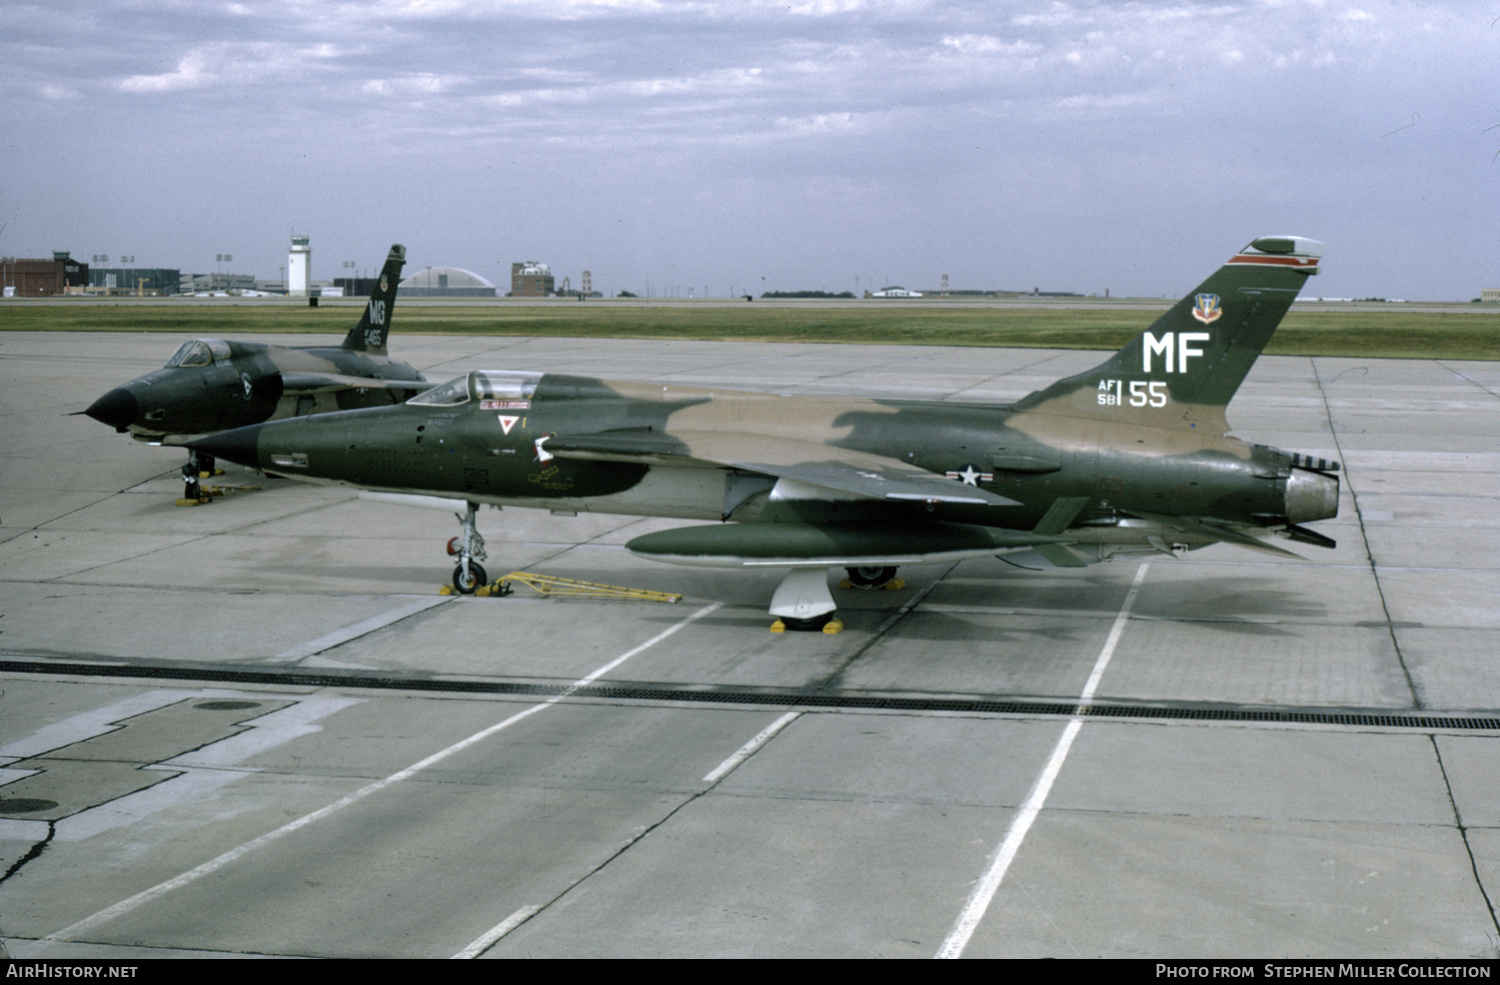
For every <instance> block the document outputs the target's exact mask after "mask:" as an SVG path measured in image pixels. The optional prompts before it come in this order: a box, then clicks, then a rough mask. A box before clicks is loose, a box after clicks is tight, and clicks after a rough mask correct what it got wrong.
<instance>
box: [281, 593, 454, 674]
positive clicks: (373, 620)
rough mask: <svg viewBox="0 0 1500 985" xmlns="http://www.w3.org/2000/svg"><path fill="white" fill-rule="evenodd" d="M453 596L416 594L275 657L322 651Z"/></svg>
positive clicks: (297, 657) (298, 657) (298, 656)
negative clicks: (387, 610)
mask: <svg viewBox="0 0 1500 985" xmlns="http://www.w3.org/2000/svg"><path fill="white" fill-rule="evenodd" d="M455 597H456V596H446V597H445V596H442V595H439V596H436V597H428V596H425V595H422V596H418V597H417V598H415V599H413V600H412V601H410V602H408V603H406V604H405V605H402V606H397V607H396V608H394V609H392V610H391V611H389V612H382V613H381V614H380V615H378V616H371V617H370V618H368V619H362V620H360V621H359V622H357V623H354V624H353V625H350V626H345V627H344V628H343V629H335V630H334V631H333V632H331V633H329V634H327V635H326V636H319V637H318V638H317V639H315V640H308V641H307V642H306V643H303V644H301V645H299V646H294V647H292V648H291V649H290V650H287V651H286V652H285V653H278V654H276V659H277V660H302V659H305V658H307V657H310V656H312V655H313V654H315V653H322V652H323V651H324V650H331V649H333V648H334V647H336V646H339V645H340V644H343V643H348V642H349V641H350V640H357V639H359V638H360V637H361V636H366V635H368V634H370V633H373V632H375V630H377V629H384V628H385V627H387V626H389V625H390V624H391V623H393V622H400V621H401V620H403V619H405V618H406V617H407V616H414V615H416V614H417V613H418V612H422V611H423V610H426V609H430V608H432V607H433V606H435V605H442V604H443V603H444V602H450V601H452V600H453V598H455Z"/></svg>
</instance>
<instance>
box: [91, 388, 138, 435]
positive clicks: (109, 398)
mask: <svg viewBox="0 0 1500 985" xmlns="http://www.w3.org/2000/svg"><path fill="white" fill-rule="evenodd" d="M140 412H141V405H140V404H138V403H136V400H135V394H133V393H131V392H130V391H129V390H127V389H125V388H124V387H119V386H117V387H115V388H114V389H113V390H111V391H109V392H108V393H106V394H105V395H104V396H102V397H100V398H99V399H98V400H95V401H94V402H93V403H92V404H91V405H90V406H89V409H88V410H86V411H84V413H85V414H87V415H88V416H90V417H92V418H93V419H94V420H96V421H98V422H99V423H101V424H108V425H109V426H110V427H112V428H114V429H115V430H116V431H123V430H125V426H126V425H127V424H130V423H132V422H133V421H134V420H135V419H136V416H137V415H138V414H140Z"/></svg>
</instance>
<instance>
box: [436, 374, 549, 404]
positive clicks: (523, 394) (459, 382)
mask: <svg viewBox="0 0 1500 985" xmlns="http://www.w3.org/2000/svg"><path fill="white" fill-rule="evenodd" d="M541 380H542V374H541V373H530V372H527V371H525V370H505V369H477V370H475V371H473V372H472V373H470V374H469V375H468V376H460V377H459V378H458V379H456V380H449V381H448V382H447V383H444V384H443V385H442V386H437V387H433V388H432V389H431V390H428V391H427V392H426V393H423V394H420V395H418V396H415V397H412V398H411V399H410V400H408V401H407V403H411V404H425V405H427V406H429V407H456V406H458V405H459V404H466V403H468V402H469V401H470V400H480V401H485V400H505V401H511V400H526V401H529V400H530V399H531V395H532V394H533V393H535V392H536V386H537V384H538V383H540V382H541Z"/></svg>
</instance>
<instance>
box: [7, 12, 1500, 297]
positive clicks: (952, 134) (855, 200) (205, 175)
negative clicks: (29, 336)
mask: <svg viewBox="0 0 1500 985" xmlns="http://www.w3.org/2000/svg"><path fill="white" fill-rule="evenodd" d="M3 9H4V16H3V20H4V31H3V32H0V224H3V228H0V254H6V255H12V256H45V255H49V253H50V251H52V250H71V251H72V252H73V254H74V256H77V257H82V258H83V259H85V260H87V259H88V258H89V257H90V256H92V255H93V254H108V255H110V257H111V259H112V260H113V259H115V258H117V257H118V256H119V255H120V254H133V255H134V256H135V258H136V264H137V265H139V266H163V267H180V268H181V269H182V270H184V271H185V272H186V271H206V270H213V269H215V267H216V266H218V265H216V264H215V262H214V256H215V254H217V253H232V254H233V255H234V262H233V263H232V264H231V265H229V266H230V267H232V269H233V270H234V271H235V272H241V273H253V274H255V275H257V276H259V277H263V278H276V277H279V276H281V273H280V268H282V267H284V266H285V264H286V249H287V246H288V244H289V239H290V236H291V234H292V233H293V232H305V233H308V234H310V235H311V237H312V246H313V275H314V277H315V278H317V279H331V278H333V277H336V276H342V275H343V273H344V271H343V269H342V264H343V262H344V261H355V262H357V263H358V264H359V266H360V267H361V268H364V269H374V268H377V267H378V266H379V263H380V261H381V259H382V258H383V257H384V255H385V252H386V249H387V248H388V247H389V245H390V244H391V243H392V242H402V243H405V244H406V245H407V247H408V250H409V253H408V259H409V266H408V273H410V272H411V271H412V270H413V269H416V268H420V267H422V266H427V265H432V266H438V265H444V266H456V267H463V268H467V269H469V270H473V271H475V272H476V273H478V274H480V275H482V276H484V277H486V278H488V279H489V280H491V281H493V282H495V283H496V284H499V285H501V287H502V289H504V288H506V287H508V285H509V270H510V263H511V262H512V261H514V260H525V259H535V260H540V261H543V262H545V263H549V264H550V265H551V267H552V270H553V272H554V273H555V275H556V276H557V278H558V282H559V283H561V280H562V277H563V276H564V275H568V276H570V277H571V278H572V283H573V286H574V287H577V286H578V282H579V273H580V272H581V271H582V270H583V269H585V268H587V269H590V270H592V271H593V278H594V286H595V288H596V289H601V290H604V291H605V292H606V293H609V294H613V293H615V292H616V291H619V290H621V289H629V290H633V291H636V292H638V293H640V292H643V291H644V290H645V288H646V286H647V284H648V282H649V284H650V286H651V288H652V289H653V290H655V291H657V292H658V293H662V292H670V291H672V290H673V289H674V288H675V289H677V290H678V291H680V293H681V294H682V296H684V297H685V296H687V294H688V291H689V290H692V291H693V292H694V294H696V295H699V296H701V295H702V293H703V291H704V289H705V288H707V290H708V291H709V293H710V294H711V295H713V296H724V295H726V294H727V293H728V292H729V291H730V289H731V287H732V288H733V289H734V290H735V291H736V292H739V293H744V292H746V291H747V290H751V291H754V292H756V293H759V292H760V291H761V290H778V289H779V290H796V289H826V290H831V291H841V290H863V289H866V288H870V287H880V286H883V285H885V284H891V283H898V284H903V285H906V286H908V287H912V288H917V289H921V288H930V287H936V286H937V284H938V282H939V278H940V277H941V276H942V275H943V274H945V273H946V274H948V276H949V280H950V284H951V286H952V287H954V288H974V289H988V288H1021V289H1030V288H1032V287H1040V288H1041V289H1042V290H1071V291H1080V292H1083V293H1091V292H1099V293H1102V292H1103V291H1104V290H1105V289H1106V288H1108V289H1109V290H1110V292H1111V293H1112V294H1114V295H1116V296H1120V295H1138V296H1139V295H1146V296H1154V295H1160V294H1167V295H1170V296H1178V295H1181V294H1183V293H1185V292H1186V291H1188V290H1189V289H1190V288H1191V287H1192V286H1193V285H1194V284H1196V283H1197V282H1198V281H1199V280H1201V279H1202V277H1203V276H1205V275H1207V274H1208V273H1209V272H1211V271H1212V270H1213V269H1214V267H1215V266H1217V265H1218V264H1219V263H1221V262H1222V261H1223V260H1225V259H1226V258H1227V257H1228V256H1229V255H1230V254H1231V253H1232V252H1233V251H1234V250H1235V249H1237V248H1238V247H1240V246H1241V245H1243V244H1244V243H1246V242H1247V241H1248V240H1250V239H1251V238H1253V237H1256V236H1261V235H1267V234H1295V235H1303V236H1310V237H1313V238H1315V239H1320V240H1323V241H1325V242H1326V243H1327V244H1328V248H1327V256H1326V259H1325V261H1324V267H1325V270H1324V273H1323V275H1322V276H1320V277H1319V278H1318V279H1317V280H1316V281H1314V282H1313V284H1312V285H1311V291H1310V292H1309V293H1315V294H1321V295H1326V296H1339V297H1350V296H1355V297H1364V296H1371V295H1376V296H1387V297H1404V298H1410V299H1414V300H1415V299H1462V300H1468V299H1469V298H1472V297H1476V296H1477V295H1478V294H1479V290H1480V288H1481V287H1485V286H1491V287H1494V286H1500V223H1497V221H1496V220H1497V218H1500V195H1497V178H1500V57H1497V56H1500V22H1497V18H1500V4H1496V3H1473V2H1472V0H1471V2H1467V3H1461V2H1457V0H1452V2H1450V0H1436V2H1431V0H1404V2H1359V3H1340V2H1331V0H1330V2H1317V0H1249V2H1244V0H1228V2H1212V3H1193V2H1180V0H1179V2H1162V3H1156V2H1141V3H1109V4H1092V3H1047V2H1024V3H1005V2H997V0H973V2H966V0H956V2H918V0H912V2H860V0H811V2H801V0H783V2H756V0H733V2H719V0H701V2H682V3H675V2H666V0H663V2H651V0H594V2H589V0H583V2H574V0H550V2H526V3H519V2H507V0H429V2H419V0H410V2H407V0H389V2H385V0H370V2H360V0H349V2H335V3H310V2H306V0H285V2H281V0H270V2H244V3H222V2H215V0H181V2H178V0H107V2H100V0H88V2H82V0H45V2H35V0H6V3H5V5H4V8H3Z"/></svg>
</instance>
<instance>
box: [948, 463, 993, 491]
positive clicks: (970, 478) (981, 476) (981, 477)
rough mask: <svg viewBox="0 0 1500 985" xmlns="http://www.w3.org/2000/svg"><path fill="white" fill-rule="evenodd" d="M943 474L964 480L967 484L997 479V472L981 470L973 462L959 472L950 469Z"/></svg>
mask: <svg viewBox="0 0 1500 985" xmlns="http://www.w3.org/2000/svg"><path fill="white" fill-rule="evenodd" d="M943 474H944V475H946V476H947V477H948V478H950V479H957V480H958V481H959V482H962V483H963V484H964V485H966V486H977V485H979V484H980V483H981V482H994V481H995V473H993V472H981V471H979V469H978V468H976V467H975V466H974V465H973V464H972V463H970V464H968V465H965V466H964V467H963V468H962V469H960V470H959V471H957V472H952V471H949V472H944V473H943Z"/></svg>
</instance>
